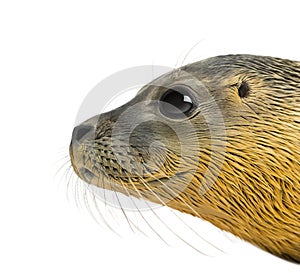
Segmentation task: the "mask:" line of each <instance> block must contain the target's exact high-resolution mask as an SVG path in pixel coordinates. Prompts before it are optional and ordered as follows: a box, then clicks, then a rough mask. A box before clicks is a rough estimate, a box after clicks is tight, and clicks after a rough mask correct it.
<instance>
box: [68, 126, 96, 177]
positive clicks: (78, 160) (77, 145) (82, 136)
mask: <svg viewBox="0 0 300 273" xmlns="http://www.w3.org/2000/svg"><path fill="white" fill-rule="evenodd" d="M94 139H95V127H94V126H92V125H89V124H80V125H78V126H76V127H75V128H74V130H73V133H72V139H71V143H70V148H69V152H70V158H71V163H72V166H73V168H74V170H75V172H76V173H77V175H78V176H79V177H86V176H87V174H86V173H87V172H86V171H83V170H84V168H83V166H84V162H83V161H84V157H83V150H84V143H85V142H86V141H93V140H94Z"/></svg>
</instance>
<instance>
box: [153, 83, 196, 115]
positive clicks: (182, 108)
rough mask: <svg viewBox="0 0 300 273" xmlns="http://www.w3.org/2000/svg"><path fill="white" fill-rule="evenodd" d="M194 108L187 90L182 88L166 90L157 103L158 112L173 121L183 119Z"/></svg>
mask: <svg viewBox="0 0 300 273" xmlns="http://www.w3.org/2000/svg"><path fill="white" fill-rule="evenodd" d="M194 106H195V105H194V102H193V98H192V96H191V95H190V94H189V90H188V88H187V87H184V86H176V87H172V88H170V89H168V90H167V91H166V92H165V93H164V94H163V95H162V97H161V98H160V101H159V110H160V112H161V113H162V114H163V115H165V116H166V117H169V118H173V119H179V118H184V117H185V116H187V115H188V114H189V113H190V112H191V110H192V109H194Z"/></svg>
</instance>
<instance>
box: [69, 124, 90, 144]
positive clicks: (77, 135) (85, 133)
mask: <svg viewBox="0 0 300 273" xmlns="http://www.w3.org/2000/svg"><path fill="white" fill-rule="evenodd" d="M93 133H94V127H93V126H91V125H78V126H77V127H75V128H74V130H73V134H72V143H80V141H81V140H82V139H84V138H91V137H92V135H93Z"/></svg>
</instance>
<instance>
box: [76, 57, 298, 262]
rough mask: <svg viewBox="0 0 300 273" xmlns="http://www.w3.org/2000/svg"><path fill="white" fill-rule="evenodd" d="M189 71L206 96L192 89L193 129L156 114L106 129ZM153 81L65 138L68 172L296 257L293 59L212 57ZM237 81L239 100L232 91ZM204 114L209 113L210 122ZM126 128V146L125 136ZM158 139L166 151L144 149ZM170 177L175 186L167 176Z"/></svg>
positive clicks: (147, 110)
mask: <svg viewBox="0 0 300 273" xmlns="http://www.w3.org/2000/svg"><path fill="white" fill-rule="evenodd" d="M187 74H188V75H192V77H194V78H196V79H198V80H200V81H201V83H203V85H204V86H205V88H206V89H207V90H209V93H210V95H211V97H205V96H202V97H201V96H200V95H199V97H197V98H196V100H197V101H198V102H199V105H201V107H200V106H199V107H200V108H201V109H200V108H199V109H198V108H197V109H196V110H195V111H194V112H193V115H191V116H189V117H188V118H187V121H188V122H190V123H191V124H192V125H193V126H192V128H195V129H196V131H195V132H194V131H193V130H192V128H189V127H184V124H183V122H182V121H180V120H172V119H168V118H166V119H165V123H164V122H162V120H164V117H161V116H160V120H159V121H157V120H153V119H149V120H148V119H147V122H144V123H142V124H139V119H138V117H136V116H135V115H134V114H133V115H131V118H130V119H129V118H126V117H125V119H124V120H122V124H121V125H119V127H120V128H119V131H117V133H116V134H113V132H114V130H113V128H114V126H116V124H117V122H118V119H119V118H120V116H121V114H122V113H124V112H126V111H127V110H128V109H129V108H130V107H132V106H134V105H136V104H139V103H142V102H144V101H146V100H157V99H159V97H160V96H161V94H163V93H164V92H165V90H166V88H167V87H168V86H170V85H171V84H174V83H176V84H185V85H189V86H191V84H192V81H191V78H189V77H187V76H186V75H187ZM158 82H159V85H160V86H157V85H155V84H153V83H152V84H150V85H149V86H145V87H144V88H142V90H141V91H140V92H139V94H138V95H137V96H136V98H134V99H133V100H132V101H131V102H129V103H128V104H126V105H125V106H123V107H120V108H118V109H116V110H114V111H112V112H110V113H105V114H102V115H100V116H97V117H95V118H93V119H90V120H88V121H87V122H85V123H84V124H83V125H85V126H86V125H91V126H94V128H95V132H94V134H93V135H88V134H87V135H86V136H85V137H84V138H82V139H81V140H80V143H79V144H76V145H75V146H74V141H72V142H73V143H72V145H71V146H70V154H71V159H72V164H73V167H74V170H75V172H76V173H77V174H78V175H79V176H80V177H81V178H83V179H84V180H85V181H87V182H88V183H93V184H96V185H97V186H99V187H102V188H112V189H113V190H117V191H119V192H123V193H125V194H130V195H133V196H136V197H138V198H145V199H148V200H151V201H153V202H156V203H162V204H164V205H167V206H169V207H172V208H174V209H176V210H179V211H181V212H185V213H189V214H192V215H194V216H197V217H201V218H203V219H205V220H207V221H210V222H211V223H213V224H214V225H216V226H217V227H219V228H221V229H222V230H226V231H229V232H231V233H233V234H234V235H236V236H238V237H240V238H242V239H244V240H247V241H249V242H251V243H253V244H255V245H257V246H259V247H261V248H262V249H265V250H266V251H269V252H270V253H272V254H275V255H277V256H280V257H282V258H284V259H287V260H291V261H294V262H298V263H299V262H300V63H298V62H294V61H289V60H282V59H278V58H271V57H260V56H251V55H228V56H219V57H215V58H210V59H207V60H204V61H200V62H198V63H193V64H190V65H187V66H184V67H182V68H180V69H179V70H176V71H174V72H172V73H170V74H166V75H165V76H163V77H161V78H160V79H158ZM243 84H244V85H246V89H247V90H246V91H247V92H248V93H247V94H246V95H245V96H241V94H240V95H239V89H240V88H241V86H242V85H243ZM194 91H195V92H196V93H197V94H200V93H201V90H194ZM197 94H196V96H197ZM215 103H216V105H217V106H218V108H219V109H220V111H221V112H220V113H218V112H217V111H215V106H214V104H215ZM205 112H206V113H205ZM156 113H157V111H156V108H155V106H149V107H145V106H143V107H142V108H141V111H140V112H139V115H142V116H145V117H153V116H155V115H156ZM220 114H221V116H222V117H221V116H219V115H220ZM157 115H158V114H157ZM205 115H210V116H213V119H212V120H213V121H214V122H211V121H208V120H207V119H206V118H205ZM134 123H136V124H139V126H138V127H137V128H135V129H134V130H133V131H130V130H129V127H130V126H129V124H134ZM166 124H167V125H170V127H168V126H166ZM222 124H224V128H225V132H222ZM127 125H128V126H127ZM172 126H173V127H172ZM172 128H176V132H175V131H174V130H173V129H172ZM211 128H213V129H212V130H211ZM178 131H182V132H184V135H185V140H186V141H187V143H189V146H190V147H185V149H187V152H186V154H185V155H184V154H183V150H182V149H183V148H182V147H181V148H180V147H179V145H178V143H179V142H180V137H178V134H177V132H178ZM126 133H128V134H130V142H129V143H127V142H125V141H124V138H123V134H126ZM113 135H114V137H116V138H117V140H114V142H112V136H113ZM75 136H76V133H75ZM73 138H74V134H73ZM155 141H159V142H162V143H164V144H165V148H166V156H165V157H163V156H162V152H161V151H162V148H161V147H152V153H151V156H150V155H149V152H148V151H149V147H150V146H151V143H152V142H155ZM189 141H190V142H189ZM190 143H194V144H193V145H192V144H190ZM222 147H223V148H224V150H222ZM189 149H190V150H189ZM195 155H196V156H195ZM211 159H213V160H211ZM120 161H122V166H120V164H119V163H120ZM218 165H220V168H221V169H219V168H218ZM191 167H193V168H192V169H193V170H191ZM179 168H180V169H181V171H180V173H179V174H178V170H179ZM82 169H84V170H88V174H89V176H85V175H84V174H83V173H82V172H81V170H82ZM182 170H183V171H182ZM176 173H177V174H176ZM204 174H205V175H204ZM173 176H177V180H176V183H174V181H172V180H171V179H170V178H172V177H173ZM109 181H112V183H111V182H109ZM108 185H109V186H108ZM203 187H204V188H205V187H206V190H205V191H204V193H203V194H201V191H200V189H203Z"/></svg>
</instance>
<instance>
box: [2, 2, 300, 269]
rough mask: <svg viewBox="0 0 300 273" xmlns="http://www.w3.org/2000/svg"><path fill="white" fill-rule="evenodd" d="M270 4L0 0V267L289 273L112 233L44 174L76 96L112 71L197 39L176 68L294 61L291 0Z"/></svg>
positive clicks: (60, 144) (71, 117)
mask: <svg viewBox="0 0 300 273" xmlns="http://www.w3.org/2000/svg"><path fill="white" fill-rule="evenodd" d="M278 2H279V1H278ZM278 2H276V1H249V2H246V1H219V2H218V1H187V0H186V1H181V2H179V1H147V2H146V1H109V2H108V1H105V2H104V1H103V2H101V1H74V0H73V1H64V0H60V1H56V0H52V1H32V0H29V1H14V0H12V1H1V2H0V90H1V107H0V111H1V136H0V139H1V190H0V211H1V213H0V271H1V272H32V273H33V272H72V273H75V272H164V271H166V272H231V273H233V272H248V271H249V272H273V273H276V272H289V273H292V272H299V269H300V268H299V266H297V265H294V264H291V263H288V262H285V261H283V260H280V259H278V258H276V257H273V256H271V255H269V254H267V253H265V252H263V251H261V250H259V249H257V248H255V247H253V246H251V245H249V244H246V243H243V242H239V241H237V240H233V243H232V245H231V246H229V247H228V249H230V254H226V255H217V256H216V257H215V258H208V257H206V256H204V255H201V254H199V253H197V252H195V251H193V250H192V249H190V248H188V247H184V246H181V247H169V246H166V245H165V244H163V243H162V242H161V241H160V240H157V239H154V238H150V239H149V238H146V237H143V236H140V235H133V236H130V235H129V236H123V238H119V237H118V236H116V235H115V234H114V233H112V232H110V231H108V230H106V229H103V228H102V227H100V226H99V225H98V224H97V223H96V222H95V221H94V220H93V219H92V217H91V215H90V214H89V213H88V212H87V209H85V208H84V207H83V208H81V209H79V208H77V207H76V206H75V204H74V201H73V200H72V195H71V196H70V198H69V199H70V200H68V199H67V197H66V186H65V185H66V183H67V181H65V180H64V175H63V174H60V175H58V178H59V179H57V177H55V172H56V171H57V169H58V168H59V166H61V165H62V164H63V163H64V162H66V160H67V159H64V160H62V158H63V156H67V147H68V143H69V141H70V137H71V132H72V128H73V125H74V121H75V117H76V113H77V110H78V108H79V106H80V104H81V102H82V100H83V99H84V97H85V96H86V95H87V93H88V92H89V91H90V90H91V89H92V88H93V87H94V86H95V85H96V84H97V83H98V82H99V81H100V80H101V79H103V78H105V77H107V76H109V75H110V74H112V73H114V72H116V71H119V70H122V69H125V68H128V67H132V66H137V65H151V64H154V65H166V66H174V65H175V64H176V63H177V62H178V63H179V64H180V63H181V62H182V61H183V59H184V55H185V54H187V52H188V51H189V49H190V48H192V47H193V46H194V45H195V44H196V43H198V42H200V43H199V44H198V45H197V46H196V47H195V48H194V50H193V51H192V52H191V53H190V54H189V56H188V57H187V59H186V61H185V63H189V62H192V61H195V60H199V59H202V58H205V57H208V56H214V55H217V54H223V53H252V54H261V55H272V56H277V57H284V58H290V59H294V60H300V50H299V48H300V38H299V26H300V17H299V7H298V5H297V1H280V2H279V3H280V4H278ZM119 228H120V229H122V226H120V227H119ZM206 236H207V238H208V239H209V240H210V239H213V238H211V237H210V232H209V230H208V231H206Z"/></svg>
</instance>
